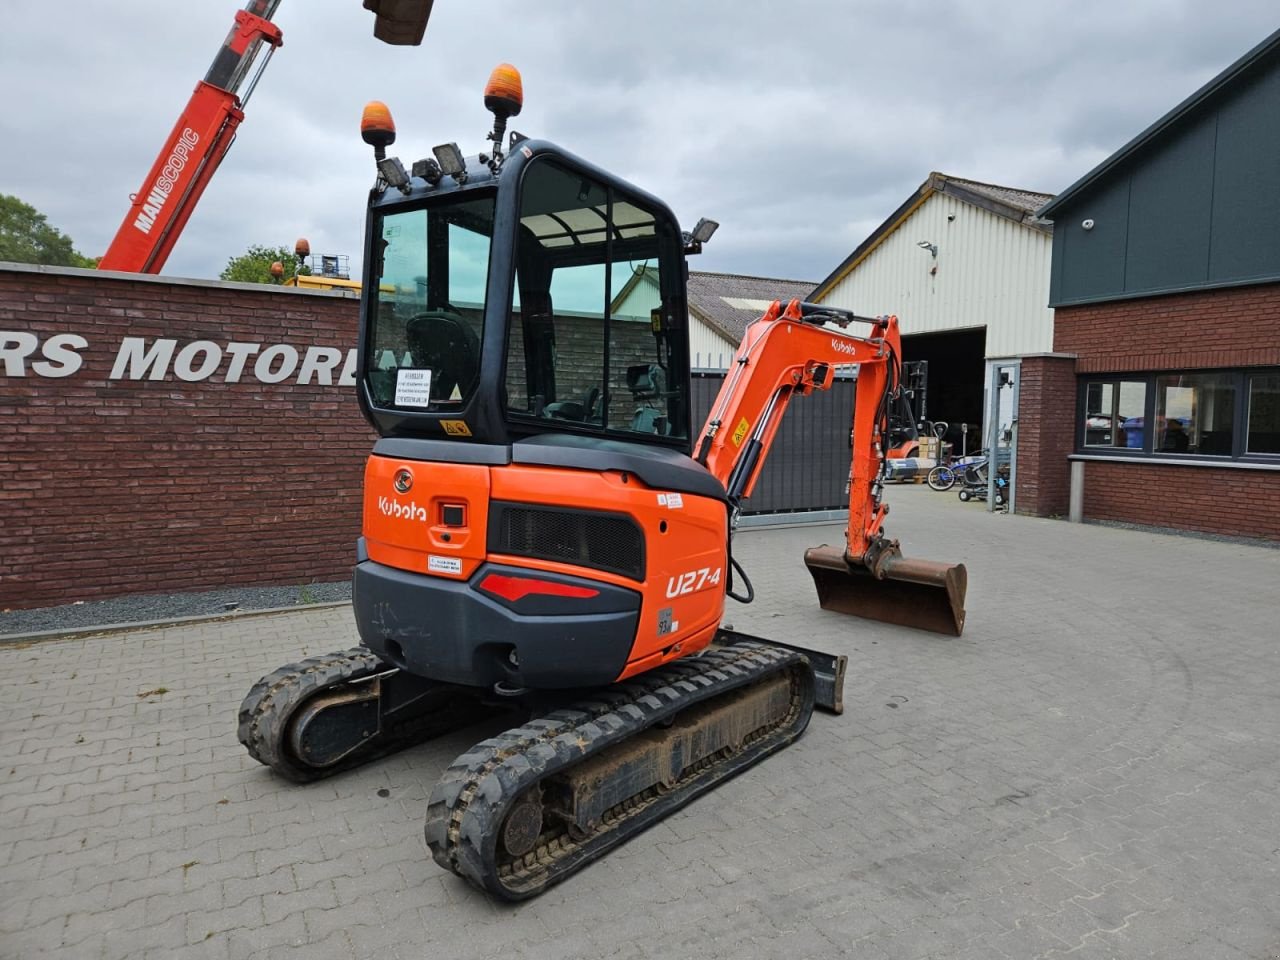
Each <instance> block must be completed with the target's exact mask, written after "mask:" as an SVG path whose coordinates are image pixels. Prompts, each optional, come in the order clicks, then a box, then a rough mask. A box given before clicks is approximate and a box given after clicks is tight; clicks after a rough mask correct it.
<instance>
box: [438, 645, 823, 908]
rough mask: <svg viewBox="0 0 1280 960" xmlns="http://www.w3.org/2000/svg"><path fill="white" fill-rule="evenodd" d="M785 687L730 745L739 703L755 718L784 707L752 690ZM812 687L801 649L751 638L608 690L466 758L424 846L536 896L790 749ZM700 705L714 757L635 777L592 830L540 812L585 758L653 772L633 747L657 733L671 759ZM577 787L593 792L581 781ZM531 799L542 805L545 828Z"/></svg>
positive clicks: (482, 876) (483, 885)
mask: <svg viewBox="0 0 1280 960" xmlns="http://www.w3.org/2000/svg"><path fill="white" fill-rule="evenodd" d="M778 683H783V684H785V685H786V687H787V690H786V691H785V701H786V706H785V709H782V710H781V711H780V713H779V715H775V716H772V717H770V718H769V719H768V720H767V722H765V723H764V725H763V726H762V727H761V728H759V729H755V730H752V731H749V732H748V734H747V735H746V736H745V737H743V738H742V740H741V742H729V743H724V744H723V745H722V741H723V737H721V738H720V739H717V733H716V728H717V727H718V726H720V725H722V724H729V723H732V722H733V721H734V720H735V719H736V717H735V709H736V708H737V707H738V706H739V705H740V704H746V705H747V707H748V708H754V709H756V710H757V711H758V710H759V709H760V707H761V704H762V702H763V701H764V700H771V701H772V702H774V703H776V702H777V701H776V698H774V697H773V696H772V691H769V690H766V691H764V693H763V694H762V695H761V696H754V695H753V694H752V689H751V688H753V687H755V686H756V685H759V684H766V685H768V684H774V685H776V684H778ZM814 691H815V681H814V673H813V669H812V667H811V665H810V663H809V660H808V659H807V658H806V656H805V655H804V654H803V653H801V652H799V651H797V650H790V649H786V648H783V647H779V646H775V645H772V644H769V643H768V642H758V641H748V640H741V641H738V642H734V643H732V644H730V645H726V646H719V645H714V646H712V647H710V648H709V649H708V650H707V651H706V652H705V653H703V654H702V655H701V656H698V657H693V658H688V659H685V660H680V661H677V662H675V663H673V664H670V665H668V666H665V667H662V668H659V669H657V670H653V671H650V672H649V673H646V674H643V675H642V676H641V677H639V678H637V679H636V680H632V681H627V682H624V683H620V684H616V685H614V686H612V687H608V688H605V689H603V690H601V691H598V692H597V693H595V694H594V695H592V696H591V697H590V698H588V699H586V700H583V701H581V702H578V703H576V704H574V705H572V706H570V707H568V708H564V709H559V710H555V711H553V712H551V713H548V714H546V715H545V716H542V717H538V718H536V719H534V720H531V721H529V722H528V723H525V724H523V725H521V726H519V727H516V728H514V729H511V730H508V731H506V732H505V733H502V734H500V735H498V736H496V737H492V738H490V739H488V740H485V741H483V742H481V743H479V744H477V745H476V746H475V747H473V748H472V749H471V750H469V751H467V752H466V753H464V754H463V755H462V756H460V757H459V758H458V759H457V760H456V761H455V762H454V763H453V764H452V765H451V766H450V767H449V768H448V769H447V770H446V771H445V772H444V774H443V775H442V777H441V779H440V781H439V782H438V783H437V784H436V787H435V789H434V790H433V791H432V793H431V797H430V800H429V802H428V806H427V816H426V823H425V826H424V832H425V835H426V840H427V846H428V848H429V849H430V850H431V854H432V856H433V858H434V859H435V861H436V862H437V863H438V864H440V865H441V866H442V867H444V868H446V869H448V870H451V871H453V872H454V873H456V874H457V875H459V876H460V877H463V878H464V879H465V880H467V881H468V882H469V883H471V884H473V885H474V886H476V887H478V888H480V889H482V890H485V891H487V892H489V893H490V894H491V895H493V896H495V897H498V898H500V899H503V900H513V901H514V900H524V899H527V898H529V897H532V896H536V895H537V894H539V893H541V892H542V891H543V890H545V889H546V888H547V887H548V886H551V885H552V884H554V883H558V882H559V881H561V880H563V879H564V878H565V877H567V876H569V875H570V874H572V873H574V872H576V871H577V870H579V869H581V868H582V867H584V866H586V865H587V864H589V863H591V862H593V861H595V860H596V859H598V858H600V857H601V856H603V855H604V854H606V853H608V852H609V851H610V850H611V849H613V848H614V847H616V846H617V845H619V844H621V843H623V842H624V841H626V840H628V839H630V838H631V837H633V836H635V835H636V834H638V833H640V832H641V831H643V830H645V829H646V828H648V827H649V826H652V825H653V824H655V823H657V822H658V821H659V820H661V819H662V818H664V817H666V816H668V815H669V814H670V813H672V812H674V811H675V810H677V809H679V808H680V807H683V806H684V805H685V804H687V803H689V802H691V801H692V800H694V799H696V798H697V797H699V796H701V795H702V794H703V793H705V792H707V791H708V790H710V789H712V788H713V787H715V786H717V785H718V784H720V783H722V782H724V781H725V780H727V779H729V778H730V777H732V776H734V775H736V774H738V773H740V772H742V771H743V770H745V769H747V768H748V767H750V766H752V765H754V764H756V763H758V762H759V761H761V760H763V759H765V758H766V757H767V756H769V755H770V754H772V753H774V752H776V751H778V750H780V749H782V748H783V747H786V746H787V745H789V744H790V743H792V742H793V741H794V740H795V739H796V738H798V737H799V736H800V735H801V734H802V733H803V732H804V730H805V728H806V727H807V726H808V723H809V719H810V717H811V716H812V714H813V709H814V705H815V704H814V696H815V692H814ZM691 708H692V709H694V710H703V711H705V713H704V714H703V716H702V717H701V720H702V725H703V727H705V730H698V731H694V736H693V737H692V739H693V740H702V750H703V751H709V752H701V753H697V754H696V755H694V756H692V757H686V758H684V759H686V760H688V761H689V763H688V764H687V765H686V766H685V767H684V768H683V769H681V770H680V771H679V772H678V773H677V774H676V775H675V776H666V777H664V776H662V775H660V774H658V773H656V772H653V771H650V774H651V778H650V779H651V782H649V783H647V784H646V783H645V782H644V780H643V779H641V780H639V781H636V780H635V779H634V777H633V778H632V782H633V783H634V784H635V786H636V787H637V789H636V791H635V793H633V794H632V795H631V796H628V797H626V798H625V799H621V800H619V801H618V802H614V803H612V805H611V806H609V807H608V808H607V809H605V810H604V811H603V814H602V815H601V816H600V817H599V820H598V822H597V823H595V824H593V825H592V826H591V828H590V829H588V830H583V829H582V828H581V825H576V826H574V825H572V824H571V823H569V822H566V821H565V819H564V817H563V815H562V816H559V817H557V816H556V811H555V810H554V809H550V808H548V807H545V806H543V805H542V794H544V793H548V792H551V790H552V789H553V788H554V787H556V786H557V785H558V786H560V787H561V788H563V786H564V784H563V780H564V778H565V777H566V776H567V775H570V774H572V772H573V770H574V769H576V768H578V767H580V766H582V765H583V764H585V763H588V762H592V761H596V760H602V759H603V760H604V761H605V768H608V767H609V766H610V764H612V766H613V768H614V769H616V770H617V771H624V770H625V771H627V772H628V774H635V773H636V772H637V770H639V769H640V768H643V767H646V766H649V765H650V764H649V763H648V761H647V760H646V759H645V758H643V757H641V758H639V760H637V759H636V757H635V751H636V742H637V739H638V738H639V737H640V736H641V735H645V734H649V732H650V731H652V732H653V733H652V734H651V737H652V738H654V739H655V741H656V742H657V743H658V746H657V747H656V748H655V749H656V750H657V751H658V753H659V754H662V757H661V758H660V759H665V757H666V754H665V753H663V746H662V742H661V737H662V730H663V728H667V729H668V730H672V731H674V732H673V733H672V734H671V736H672V737H673V738H683V739H681V741H680V744H676V745H673V746H671V751H678V750H679V749H683V745H684V744H687V743H688V742H690V737H689V735H688V731H684V732H683V733H682V732H681V731H680V730H679V729H678V728H679V725H680V721H681V714H683V713H685V712H686V711H690V710H691ZM717 710H719V711H720V712H721V714H723V715H721V714H717ZM704 733H705V738H704V737H703V734H704ZM672 742H673V744H674V741H672ZM671 751H668V752H671ZM658 765H659V766H661V765H662V764H661V763H659V764H658ZM617 775H618V776H621V775H623V774H622V773H621V772H619V773H618V774H617ZM557 778H560V780H559V782H558V781H557ZM606 784H607V785H608V786H609V787H610V788H613V787H614V786H615V784H614V783H613V781H612V780H611V779H610V778H608V777H604V778H601V780H600V781H598V782H597V783H596V784H595V785H596V786H604V785H606ZM574 785H575V786H576V787H577V788H578V789H579V790H581V789H584V784H583V783H582V782H575V783H574ZM586 786H587V787H589V786H590V783H588V784H586ZM530 804H537V805H538V806H539V807H540V809H541V811H542V820H541V822H539V819H538V817H537V815H536V812H535V811H534V810H532V809H530ZM548 814H549V815H548ZM513 815H514V817H515V818H516V822H515V823H514V824H513V823H512V822H511V820H512V817H513ZM513 836H514V837H516V838H518V840H519V846H518V849H519V850H521V853H520V854H519V855H516V854H512V853H511V852H510V851H508V850H507V849H505V847H504V846H503V844H504V842H506V841H510V839H511V838H512V837H513ZM504 838H506V841H504Z"/></svg>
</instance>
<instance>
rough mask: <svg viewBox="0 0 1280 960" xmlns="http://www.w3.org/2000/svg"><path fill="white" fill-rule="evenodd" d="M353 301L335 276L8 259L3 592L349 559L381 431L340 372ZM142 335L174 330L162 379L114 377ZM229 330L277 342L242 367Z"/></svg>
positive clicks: (3, 282)
mask: <svg viewBox="0 0 1280 960" xmlns="http://www.w3.org/2000/svg"><path fill="white" fill-rule="evenodd" d="M357 318H358V305H357V302H356V301H355V300H353V299H349V298H340V297H337V296H335V295H332V294H324V293H313V292H308V291H297V290H292V289H281V288H270V287H256V288H247V287H245V286H242V285H235V284H212V283H192V282H173V281H160V280H155V279H150V278H146V279H142V278H139V279H123V278H119V276H118V275H107V276H100V275H94V274H92V273H87V272H83V271H65V270H52V269H41V270H20V269H12V268H8V267H0V449H3V451H4V455H3V457H0V608H3V607H14V608H22V607H36V606H45V605H51V604H58V603H65V602H69V601H72V600H81V599H84V600H87V599H93V598H102V597H109V596H118V595H122V594H129V593H157V592H168V591H179V590H184V591H185V590H202V589H213V588H215V587H219V586H229V585H243V584H260V585H267V584H290V583H306V582H317V581H332V580H340V579H343V578H345V577H346V576H348V575H349V573H350V568H351V564H352V562H353V558H354V543H355V540H356V537H357V536H358V535H359V530H360V483H361V477H362V470H363V462H364V459H365V457H366V456H367V455H368V452H369V449H370V447H371V445H372V441H373V438H374V435H373V432H372V431H371V430H370V428H369V427H368V426H367V424H366V423H365V421H364V419H363V418H362V417H361V416H360V413H359V409H358V407H357V405H356V400H355V393H354V390H353V388H351V387H349V386H342V385H340V384H339V380H340V378H341V374H342V370H343V367H344V366H345V364H346V355H347V352H348V349H349V348H350V347H351V346H353V345H354V343H355V339H356V325H357ZM15 335H17V336H15ZM22 335H25V337H26V338H27V341H28V342H29V338H30V337H31V336H32V335H34V336H35V337H37V338H38V340H39V342H40V349H38V350H37V351H36V353H35V354H33V355H31V356H27V357H26V358H25V359H24V358H21V357H20V356H19V355H20V354H21V352H22V342H23V337H22ZM57 335H72V336H76V337H82V338H83V340H84V341H85V342H86V343H85V345H84V346H83V348H80V349H73V348H74V347H76V346H78V345H79V342H78V341H71V342H70V343H69V342H68V341H65V340H64V341H61V342H60V341H57V340H54V341H53V342H52V343H51V342H50V338H51V337H55V336H57ZM127 337H135V338H145V341H146V343H147V344H148V345H154V342H155V341H156V339H157V338H172V339H174V340H176V341H177V342H176V345H175V348H174V357H173V362H172V363H170V364H168V365H167V369H166V370H165V372H164V373H163V376H162V378H161V379H150V378H149V377H148V378H147V379H141V380H135V379H128V374H129V370H128V365H127V364H122V365H121V367H122V369H121V370H120V371H119V374H120V375H119V376H118V377H116V378H114V379H113V378H112V376H111V374H112V372H113V367H115V366H116V365H117V362H118V358H119V354H120V350H121V346H122V343H123V342H124V340H125V338H127ZM194 341H207V342H208V344H207V345H206V346H205V347H202V348H201V347H197V348H193V349H191V350H188V351H187V352H186V353H183V352H182V351H183V349H184V347H187V346H189V345H190V344H192V343H193V342H194ZM231 343H241V344H254V345H259V346H260V347H261V349H260V350H259V351H258V352H257V353H256V354H250V353H249V348H247V347H241V348H235V349H238V350H240V351H241V352H242V353H244V354H245V355H246V357H245V360H244V362H243V370H242V371H241V372H240V374H239V377H238V382H227V381H228V379H230V378H229V377H228V374H229V373H230V372H231V368H232V366H233V363H234V357H233V356H231V355H230V353H229V350H228V345H229V344H231ZM59 345H61V346H62V347H63V348H64V350H63V351H62V352H59V350H58V349H57V347H58V346H59ZM272 346H275V347H277V349H276V350H275V351H274V352H272V353H271V354H270V355H268V356H266V357H263V360H264V361H266V362H265V363H263V364H262V365H261V369H255V368H256V367H257V366H258V364H259V355H260V354H262V353H264V352H266V351H267V349H268V348H270V347H272ZM214 347H216V348H217V354H221V355H222V357H221V361H220V363H219V364H218V367H217V368H216V369H215V370H213V371H212V372H211V373H210V374H209V376H207V377H205V378H203V379H196V377H197V376H198V375H200V374H203V373H204V372H205V369H206V367H207V365H209V364H211V363H212V362H213V360H214V359H215V358H216V356H217V354H215V352H214V350H213V348H214ZM309 348H324V350H323V351H319V350H316V349H313V350H311V352H310V353H308V349H309ZM6 349H7V353H6V352H5V351H6ZM290 350H292V351H294V354H292V356H294V357H295V358H296V362H297V367H296V368H295V372H294V373H293V374H292V375H290V376H287V377H283V378H282V379H281V381H280V382H278V383H269V382H264V379H265V380H271V379H274V378H276V377H279V376H280V375H281V374H282V373H283V372H284V371H285V370H286V369H287V368H288V366H289V364H290V357H291V353H290ZM42 352H43V353H44V354H45V355H44V356H42V355H41V354H42ZM6 357H7V360H6V359H5V358H6ZM76 357H78V358H79V368H78V369H76V370H75V371H74V372H69V371H70V368H71V367H72V366H74V365H75V358H76ZM308 361H310V364H309V365H310V367H311V369H310V370H308V372H307V374H306V379H307V380H308V381H309V382H307V383H301V382H299V381H300V379H301V376H302V370H301V368H302V367H303V366H306V365H308ZM41 362H43V363H44V366H43V367H37V366H36V364H37V363H41ZM175 367H179V368H181V372H182V373H183V374H185V375H186V376H188V377H189V378H192V379H188V380H183V379H181V378H180V377H179V376H178V375H177V374H176V373H175ZM317 368H318V369H317ZM40 370H43V371H44V372H45V373H55V374H56V373H63V374H67V375H63V376H39V375H37V371H40ZM139 372H140V371H139ZM258 373H261V374H262V375H263V377H262V378H260V377H259V376H258V375H257V374H258ZM326 380H327V381H329V382H328V383H325V382H323V381H326Z"/></svg>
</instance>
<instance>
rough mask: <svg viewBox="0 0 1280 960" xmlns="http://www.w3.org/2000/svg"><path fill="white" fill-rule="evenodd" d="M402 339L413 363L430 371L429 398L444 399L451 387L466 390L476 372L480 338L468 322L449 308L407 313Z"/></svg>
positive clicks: (462, 392) (463, 396) (451, 390)
mask: <svg viewBox="0 0 1280 960" xmlns="http://www.w3.org/2000/svg"><path fill="white" fill-rule="evenodd" d="M405 342H406V344H407V345H408V347H409V354H410V356H412V358H413V363H414V366H415V367H419V368H425V369H428V370H430V371H431V400H432V402H448V401H449V400H450V399H451V398H452V397H453V393H454V391H455V390H457V391H458V394H459V395H460V396H461V397H462V398H464V399H465V398H466V396H467V394H468V393H470V391H471V387H472V385H473V384H474V383H475V380H476V377H477V376H479V374H480V338H479V337H478V336H476V332H475V330H473V329H472V328H471V324H469V323H467V321H466V320H464V319H463V318H462V317H461V316H459V315H458V314H456V313H454V312H452V311H449V310H432V311H429V312H427V313H420V314H417V315H416V316H413V317H410V318H409V322H408V323H407V324H405Z"/></svg>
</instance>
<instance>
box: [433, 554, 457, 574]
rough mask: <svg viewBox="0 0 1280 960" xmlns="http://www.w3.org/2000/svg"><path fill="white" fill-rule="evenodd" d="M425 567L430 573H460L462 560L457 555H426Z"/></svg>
mask: <svg viewBox="0 0 1280 960" xmlns="http://www.w3.org/2000/svg"><path fill="white" fill-rule="evenodd" d="M427 569H428V570H430V571H431V572H432V573H462V561H461V560H459V559H458V558H457V557H435V556H431V555H428V556H427Z"/></svg>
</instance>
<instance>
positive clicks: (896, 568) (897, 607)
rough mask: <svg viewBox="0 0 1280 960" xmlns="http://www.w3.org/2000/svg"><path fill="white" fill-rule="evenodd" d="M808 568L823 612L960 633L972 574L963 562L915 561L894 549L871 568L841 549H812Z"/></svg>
mask: <svg viewBox="0 0 1280 960" xmlns="http://www.w3.org/2000/svg"><path fill="white" fill-rule="evenodd" d="M804 563H805V566H806V567H808V568H809V573H810V574H812V575H813V583H814V586H816V587H817V588H818V603H819V604H820V605H821V607H822V609H823V610H832V611H835V612H837V613H847V614H852V615H853V616H855V617H864V618H866V619H868V620H879V621H881V622H883V623H896V624H898V625H900V626H904V627H915V628H917V629H920V630H929V631H932V632H933V633H944V634H948V635H950V636H953V637H958V636H960V633H961V631H963V630H964V599H965V591H966V590H967V588H968V584H969V577H968V573H967V572H966V571H965V568H964V564H962V563H938V562H937V561H934V560H911V559H908V558H906V557H904V556H902V555H901V554H900V553H897V552H896V550H895V551H893V552H890V553H886V554H882V555H881V556H880V558H879V560H878V562H877V563H876V565H875V568H874V569H872V568H870V567H868V566H867V565H866V564H865V563H862V562H860V561H858V560H851V559H850V558H848V557H847V556H846V554H845V551H844V550H842V549H840V548H838V547H828V546H825V545H824V546H821V547H811V548H810V549H808V550H806V551H805V554H804Z"/></svg>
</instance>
